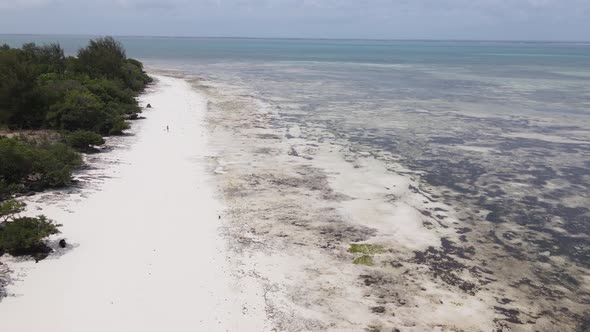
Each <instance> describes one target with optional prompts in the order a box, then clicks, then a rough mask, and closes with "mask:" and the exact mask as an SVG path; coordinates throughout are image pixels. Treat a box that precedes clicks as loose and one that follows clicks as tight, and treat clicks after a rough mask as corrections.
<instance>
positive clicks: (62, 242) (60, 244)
mask: <svg viewBox="0 0 590 332" xmlns="http://www.w3.org/2000/svg"><path fill="white" fill-rule="evenodd" d="M67 245H68V244H67V243H66V240H65V239H61V240H59V247H60V248H65V247H66V246H67Z"/></svg>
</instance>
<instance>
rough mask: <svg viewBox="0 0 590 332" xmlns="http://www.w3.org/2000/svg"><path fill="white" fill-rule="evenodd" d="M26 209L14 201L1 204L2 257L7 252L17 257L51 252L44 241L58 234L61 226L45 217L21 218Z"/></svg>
mask: <svg viewBox="0 0 590 332" xmlns="http://www.w3.org/2000/svg"><path fill="white" fill-rule="evenodd" d="M24 207H25V205H24V204H23V203H21V202H17V201H14V200H9V201H6V202H4V203H0V256H1V255H3V254H4V253H5V252H7V253H10V254H11V255H15V256H16V255H32V254H38V253H47V252H49V251H50V250H51V249H49V248H48V247H47V245H45V243H43V239H44V238H46V237H48V236H50V235H53V234H58V233H59V230H58V227H59V226H60V225H57V224H55V223H53V222H52V221H51V220H48V219H47V218H46V217H44V216H38V217H34V218H32V217H19V216H18V214H19V213H20V212H22V211H23V210H24Z"/></svg>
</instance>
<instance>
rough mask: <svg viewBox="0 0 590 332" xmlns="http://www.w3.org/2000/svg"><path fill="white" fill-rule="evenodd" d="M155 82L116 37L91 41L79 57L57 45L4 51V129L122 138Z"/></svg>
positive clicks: (0, 73)
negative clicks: (82, 132)
mask: <svg viewBox="0 0 590 332" xmlns="http://www.w3.org/2000/svg"><path fill="white" fill-rule="evenodd" d="M151 81H152V79H151V78H150V77H149V76H148V75H147V74H146V73H145V71H144V70H143V65H142V64H141V62H139V61H137V60H134V59H127V57H126V55H125V50H124V49H123V47H122V46H121V44H120V43H119V42H117V41H116V40H114V39H113V38H112V37H105V38H97V39H95V40H91V41H90V42H89V45H88V46H87V47H85V48H82V49H80V50H79V52H78V58H76V57H65V56H64V52H63V50H62V48H61V47H60V46H59V45H57V44H49V45H44V46H37V45H35V44H26V45H23V47H22V48H21V49H12V48H10V47H0V126H7V127H10V128H12V129H39V128H52V129H58V130H68V131H75V130H87V131H94V132H97V133H101V134H104V135H110V134H120V133H121V132H122V131H123V130H124V129H126V128H127V125H126V124H125V123H124V121H125V119H134V118H138V116H137V114H139V113H140V112H141V108H140V107H139V105H138V104H137V101H136V100H135V97H136V96H137V94H138V93H139V92H140V91H142V90H143V89H144V88H145V86H146V85H147V84H148V83H150V82H151Z"/></svg>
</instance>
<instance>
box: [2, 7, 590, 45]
mask: <svg viewBox="0 0 590 332" xmlns="http://www.w3.org/2000/svg"><path fill="white" fill-rule="evenodd" d="M0 33H45V34H111V35H118V36H122V35H150V36H223V37H227V36H240V37H309V38H386V39H495V40H498V39H501V40H513V39H518V40H585V41H587V40H590V0H192V1H191V0H93V1H88V0H0Z"/></svg>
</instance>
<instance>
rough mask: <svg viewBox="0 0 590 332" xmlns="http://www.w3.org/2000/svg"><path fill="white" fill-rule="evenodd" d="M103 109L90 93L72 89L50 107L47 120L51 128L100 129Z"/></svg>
mask: <svg viewBox="0 0 590 332" xmlns="http://www.w3.org/2000/svg"><path fill="white" fill-rule="evenodd" d="M103 110H104V104H103V103H102V101H101V100H100V99H98V98H97V97H96V96H95V95H93V94H92V93H90V92H87V91H79V90H72V91H68V92H67V93H66V95H65V97H64V98H63V99H62V100H60V101H58V102H57V103H55V104H54V105H52V106H51V107H50V112H49V113H48V114H47V120H48V121H49V123H50V124H51V126H52V127H53V128H59V129H63V130H77V129H82V130H91V131H100V130H101V127H102V126H103V122H104V117H105V112H104V111H103Z"/></svg>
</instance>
